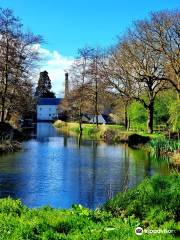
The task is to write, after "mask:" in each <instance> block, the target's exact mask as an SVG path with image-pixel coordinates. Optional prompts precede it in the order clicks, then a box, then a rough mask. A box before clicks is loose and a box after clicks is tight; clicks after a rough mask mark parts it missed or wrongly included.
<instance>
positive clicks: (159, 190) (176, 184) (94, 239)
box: [0, 173, 180, 240]
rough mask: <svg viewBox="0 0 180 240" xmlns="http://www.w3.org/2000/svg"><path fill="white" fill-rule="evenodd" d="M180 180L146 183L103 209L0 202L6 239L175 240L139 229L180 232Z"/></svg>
mask: <svg viewBox="0 0 180 240" xmlns="http://www.w3.org/2000/svg"><path fill="white" fill-rule="evenodd" d="M179 209H180V176H179V175H178V174H175V173H174V174H171V175H170V176H166V177H162V176H155V177H153V178H152V179H146V180H145V181H144V182H143V183H142V184H140V185H139V186H138V187H136V188H134V189H132V190H128V191H127V192H125V193H120V194H118V195H117V196H116V197H115V198H113V199H112V200H109V201H108V202H107V203H106V204H105V206H104V207H103V209H96V210H94V211H92V210H89V209H87V208H84V207H83V206H81V205H73V206H72V209H69V210H63V209H53V208H51V207H43V208H40V209H28V208H26V207H25V206H23V205H22V203H21V202H20V201H19V200H12V199H10V198H7V199H1V200H0V239H1V240H24V239H32V240H39V239H42V240H66V239H68V240H80V239H82V240H87V239H88V240H102V239H104V240H105V239H113V240H116V239H117V240H119V239H122V240H126V239H129V240H136V239H139V238H141V239H143V240H145V239H147V237H148V239H150V240H151V239H157V240H159V239H162V240H165V239H174V238H173V236H172V235H171V234H150V235H148V236H147V234H143V235H142V236H141V237H139V236H136V234H135V233H134V229H135V228H136V227H137V226H142V227H143V228H146V229H158V228H159V229H172V230H176V233H178V231H179V230H178V228H179V227H178V220H179V219H178V218H179Z"/></svg>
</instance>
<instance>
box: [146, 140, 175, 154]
mask: <svg viewBox="0 0 180 240" xmlns="http://www.w3.org/2000/svg"><path fill="white" fill-rule="evenodd" d="M149 144H150V147H151V153H152V154H154V155H157V156H160V155H163V154H168V153H169V152H174V151H176V150H177V149H180V141H179V140H168V139H165V138H157V139H156V138H155V139H152V140H151V141H150V143H149Z"/></svg>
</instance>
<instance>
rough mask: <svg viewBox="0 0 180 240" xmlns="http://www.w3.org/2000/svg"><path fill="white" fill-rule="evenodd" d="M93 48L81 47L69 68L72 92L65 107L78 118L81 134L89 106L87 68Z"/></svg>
mask: <svg viewBox="0 0 180 240" xmlns="http://www.w3.org/2000/svg"><path fill="white" fill-rule="evenodd" d="M90 51H91V49H90V48H88V47H85V48H83V49H79V51H78V57H77V59H76V60H75V61H74V63H73V64H72V66H71V69H70V70H69V75H70V92H69V94H68V96H67V97H66V98H65V100H64V102H63V105H62V106H63V107H64V109H65V110H66V111H67V112H70V114H71V116H73V117H74V118H75V120H78V122H79V129H80V134H82V131H83V128H82V122H83V114H84V113H85V112H86V111H87V108H88V91H87V89H88V80H87V69H88V59H89V54H90Z"/></svg>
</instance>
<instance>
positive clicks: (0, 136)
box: [0, 123, 23, 154]
mask: <svg viewBox="0 0 180 240" xmlns="http://www.w3.org/2000/svg"><path fill="white" fill-rule="evenodd" d="M22 140H23V133H22V132H21V131H19V130H18V129H16V128H14V127H13V126H12V125H10V124H9V123H0V154H2V153H9V152H16V151H19V150H20V149H21V143H20V142H21V141H22Z"/></svg>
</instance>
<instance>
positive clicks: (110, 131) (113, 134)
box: [54, 120, 162, 142]
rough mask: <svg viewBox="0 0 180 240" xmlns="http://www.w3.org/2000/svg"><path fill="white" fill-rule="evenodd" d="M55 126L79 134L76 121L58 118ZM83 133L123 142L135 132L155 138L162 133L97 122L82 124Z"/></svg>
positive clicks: (98, 138) (87, 137) (69, 132)
mask: <svg viewBox="0 0 180 240" xmlns="http://www.w3.org/2000/svg"><path fill="white" fill-rule="evenodd" d="M54 126H55V127H56V128H57V129H59V130H60V131H63V132H65V133H67V134H70V135H78V134H79V132H80V131H79V124H78V123H76V122H63V121H61V120H57V121H56V122H55V123H54ZM82 128H83V133H82V137H83V138H86V139H96V140H104V136H108V137H109V138H110V140H111V141H112V142H121V140H122V141H124V140H127V138H128V136H129V135H131V134H134V133H137V134H139V135H141V136H150V137H151V138H153V139H156V138H159V137H160V136H162V134H158V133H154V134H148V133H145V132H143V131H140V132H133V131H126V130H125V128H124V126H122V125H109V124H108V125H104V124H100V125H99V126H98V127H97V126H96V125H95V124H82Z"/></svg>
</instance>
